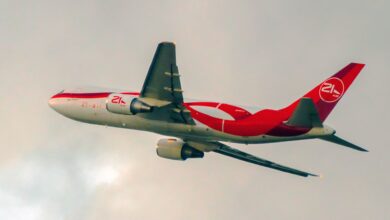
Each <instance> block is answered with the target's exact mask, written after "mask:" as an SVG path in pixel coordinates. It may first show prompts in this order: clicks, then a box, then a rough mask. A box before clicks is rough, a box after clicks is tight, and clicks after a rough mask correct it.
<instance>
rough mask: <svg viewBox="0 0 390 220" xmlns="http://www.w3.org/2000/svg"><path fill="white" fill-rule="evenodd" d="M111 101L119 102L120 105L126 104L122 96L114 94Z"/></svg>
mask: <svg viewBox="0 0 390 220" xmlns="http://www.w3.org/2000/svg"><path fill="white" fill-rule="evenodd" d="M111 103H114V104H120V105H126V102H125V101H123V99H122V97H120V96H114V97H113V98H112V99H111Z"/></svg>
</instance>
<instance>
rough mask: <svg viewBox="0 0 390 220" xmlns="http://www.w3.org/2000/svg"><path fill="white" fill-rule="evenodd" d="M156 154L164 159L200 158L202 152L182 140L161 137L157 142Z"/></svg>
mask: <svg viewBox="0 0 390 220" xmlns="http://www.w3.org/2000/svg"><path fill="white" fill-rule="evenodd" d="M156 151H157V155H158V156H160V157H163V158H166V159H172V160H186V159H187V158H202V157H203V156H204V153H203V152H202V151H199V150H197V149H195V148H193V147H190V146H189V145H188V144H186V143H185V142H183V141H182V140H176V139H161V140H159V141H158V143H157V149H156Z"/></svg>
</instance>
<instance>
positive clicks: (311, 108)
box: [287, 98, 323, 128]
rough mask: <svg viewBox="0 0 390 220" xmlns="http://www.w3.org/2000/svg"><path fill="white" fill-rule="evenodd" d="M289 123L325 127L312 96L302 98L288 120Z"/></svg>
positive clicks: (306, 126) (300, 125)
mask: <svg viewBox="0 0 390 220" xmlns="http://www.w3.org/2000/svg"><path fill="white" fill-rule="evenodd" d="M287 125H289V126H294V127H305V128H311V127H323V126H322V122H321V120H320V117H319V116H318V112H317V109H316V107H315V105H314V103H313V100H312V99H311V98H302V99H300V100H299V103H298V105H297V107H296V108H295V110H294V112H293V114H292V116H291V117H290V119H289V120H288V121H287Z"/></svg>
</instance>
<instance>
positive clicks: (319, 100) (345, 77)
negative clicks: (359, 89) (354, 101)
mask: <svg viewBox="0 0 390 220" xmlns="http://www.w3.org/2000/svg"><path fill="white" fill-rule="evenodd" d="M363 67H364V64H360V63H350V64H349V65H347V66H346V67H344V68H343V69H342V70H340V71H339V72H338V73H336V74H334V75H333V76H331V77H329V78H328V79H326V80H325V81H323V82H322V83H320V84H319V85H318V86H316V87H315V88H314V89H313V90H311V91H310V92H308V93H307V94H306V95H304V96H303V97H307V98H311V99H312V100H313V102H314V104H315V106H316V109H317V111H318V114H319V116H320V119H321V121H325V119H326V118H327V117H328V115H329V114H330V112H331V111H332V110H333V108H334V107H335V106H336V104H337V102H338V101H339V100H340V99H341V97H342V96H343V95H344V94H345V92H346V91H347V90H348V88H349V86H350V85H351V84H352V82H353V80H354V79H355V78H356V76H357V75H358V74H359V72H360V71H361V70H362V69H363ZM298 102H299V100H297V101H295V102H294V103H292V104H291V105H289V106H288V107H286V108H284V109H281V110H280V111H281V112H282V113H283V115H284V117H286V120H287V119H288V118H289V117H290V116H291V114H292V113H293V111H294V109H295V108H296V107H297V105H298Z"/></svg>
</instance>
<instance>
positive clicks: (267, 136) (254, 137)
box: [49, 42, 367, 177]
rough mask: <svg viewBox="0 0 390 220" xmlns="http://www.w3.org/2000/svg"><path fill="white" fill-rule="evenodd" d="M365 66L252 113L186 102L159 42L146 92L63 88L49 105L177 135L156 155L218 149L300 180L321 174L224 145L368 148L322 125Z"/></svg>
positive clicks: (68, 113)
mask: <svg viewBox="0 0 390 220" xmlns="http://www.w3.org/2000/svg"><path fill="white" fill-rule="evenodd" d="M363 67H364V64H360V63H350V64H348V65H347V66H345V67H344V68H343V69H341V70H340V71H339V72H337V73H336V74H334V75H333V76H331V77H329V78H327V79H325V80H324V81H323V82H321V83H320V84H318V85H317V86H316V87H314V89H312V90H310V91H309V92H307V93H306V94H305V95H303V96H302V97H301V98H299V99H297V100H296V101H294V102H293V103H291V104H290V105H287V106H286V107H284V108H281V109H276V110H273V109H259V108H256V109H249V108H245V107H241V106H236V105H231V104H227V103H221V102H209V101H191V100H187V99H184V97H183V90H182V87H181V83H180V75H179V70H178V67H177V65H176V48H175V44H174V43H172V42H161V43H160V44H159V45H158V47H157V50H156V52H155V54H154V57H153V60H152V63H151V65H150V67H149V70H148V73H147V76H146V79H145V82H144V84H143V87H142V89H141V91H140V92H134V91H126V90H115V89H110V90H104V89H98V88H93V89H91V88H78V89H65V90H63V91H61V92H60V93H58V94H55V95H54V96H52V97H51V98H50V100H49V106H50V107H51V108H53V109H54V110H55V111H56V112H58V113H60V114H62V115H64V116H65V117H68V118H71V119H74V120H76V121H80V122H85V123H90V124H97V125H104V126H112V127H119V128H127V129H136V130H141V131H148V132H154V133H157V134H161V135H164V136H170V137H174V138H166V139H161V140H159V141H158V143H157V148H156V151H157V155H158V156H160V157H162V158H166V159H173V160H186V159H188V158H202V157H203V156H204V153H208V152H214V153H218V154H221V155H225V156H228V157H232V158H236V159H239V160H242V161H246V162H249V163H252V164H256V165H260V166H264V167H268V168H271V169H275V170H279V171H283V172H287V173H291V174H295V175H298V176H302V177H308V176H318V175H316V174H312V173H309V172H304V171H301V170H298V169H294V168H290V167H287V166H284V165H281V164H278V163H274V162H272V161H269V160H266V159H263V158H260V157H257V156H254V155H251V154H248V153H245V152H243V151H240V150H238V149H236V148H232V147H230V146H228V145H226V144H225V143H223V142H231V143H241V144H261V143H273V142H282V141H293V140H304V139H315V138H317V139H320V140H325V141H328V142H333V143H335V144H339V145H342V146H345V147H349V148H352V149H355V150H358V151H367V150H366V149H364V148H362V147H359V146H357V145H355V144H352V143H351V142H349V141H346V140H344V139H342V138H340V137H338V136H336V135H335V133H336V131H335V130H334V129H333V128H331V127H329V126H327V125H325V124H324V121H325V120H326V118H327V117H328V116H329V114H330V113H331V111H332V110H333V108H334V107H335V106H336V104H337V103H338V101H339V100H340V99H341V98H342V96H343V95H344V94H345V92H346V91H347V90H348V88H349V86H350V85H351V84H352V82H353V81H354V79H355V78H356V77H357V75H358V74H359V73H360V71H361V70H362V69H363Z"/></svg>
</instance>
